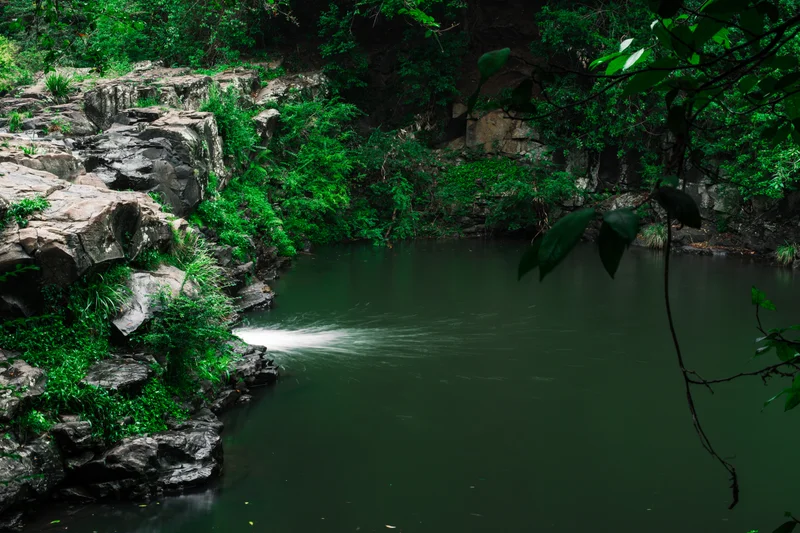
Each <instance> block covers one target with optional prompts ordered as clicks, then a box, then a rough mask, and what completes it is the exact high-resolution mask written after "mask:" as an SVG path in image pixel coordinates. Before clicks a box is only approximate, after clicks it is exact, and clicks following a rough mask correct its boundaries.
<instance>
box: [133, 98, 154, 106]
mask: <svg viewBox="0 0 800 533" xmlns="http://www.w3.org/2000/svg"><path fill="white" fill-rule="evenodd" d="M157 105H158V100H156V99H155V98H152V97H151V98H139V99H138V100H137V101H136V107H155V106H157Z"/></svg>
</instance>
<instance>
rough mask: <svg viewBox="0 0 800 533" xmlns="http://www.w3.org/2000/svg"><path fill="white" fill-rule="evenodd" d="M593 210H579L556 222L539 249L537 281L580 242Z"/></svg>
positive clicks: (592, 216)
mask: <svg viewBox="0 0 800 533" xmlns="http://www.w3.org/2000/svg"><path fill="white" fill-rule="evenodd" d="M596 214H597V212H596V211H595V210H594V209H581V210H580V211H575V212H574V213H570V214H569V215H567V216H565V217H564V218H562V219H561V220H559V221H558V222H556V223H555V224H554V225H553V227H552V229H551V230H550V231H548V232H547V234H546V235H545V236H544V238H543V239H542V245H541V248H540V249H539V280H540V281H541V280H543V279H544V278H545V276H547V274H549V273H550V272H552V271H553V269H554V268H555V267H556V266H558V264H559V263H560V262H561V261H563V260H564V258H565V257H567V254H569V252H570V251H571V250H572V249H573V248H574V247H575V245H576V244H578V241H580V240H581V237H582V236H583V232H584V231H585V230H586V226H588V225H589V222H590V221H591V220H592V219H593V218H594V217H595V215H596Z"/></svg>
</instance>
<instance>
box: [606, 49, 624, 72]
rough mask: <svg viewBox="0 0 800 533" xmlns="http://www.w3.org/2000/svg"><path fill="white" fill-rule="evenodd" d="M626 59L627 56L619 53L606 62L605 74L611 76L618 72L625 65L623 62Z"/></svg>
mask: <svg viewBox="0 0 800 533" xmlns="http://www.w3.org/2000/svg"><path fill="white" fill-rule="evenodd" d="M627 61H628V56H626V55H624V54H623V55H621V56H619V57H617V58H616V59H615V60H614V61H612V62H611V63H609V64H608V68H606V76H611V75H613V74H616V73H617V72H619V71H620V70H621V69H622V67H624V66H625V62H627Z"/></svg>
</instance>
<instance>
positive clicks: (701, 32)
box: [692, 18, 725, 50]
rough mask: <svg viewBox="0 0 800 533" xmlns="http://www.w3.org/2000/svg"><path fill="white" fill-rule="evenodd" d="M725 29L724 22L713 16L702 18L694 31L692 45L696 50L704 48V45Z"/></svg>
mask: <svg viewBox="0 0 800 533" xmlns="http://www.w3.org/2000/svg"><path fill="white" fill-rule="evenodd" d="M723 29H725V27H724V26H723V25H722V23H721V22H719V21H717V20H714V19H713V18H704V19H702V20H701V21H700V22H698V23H697V26H695V28H694V30H693V31H692V46H693V47H694V49H695V50H702V48H703V45H704V44H706V43H707V42H708V40H709V39H711V38H712V37H714V36H715V35H716V34H718V33H719V32H720V30H723Z"/></svg>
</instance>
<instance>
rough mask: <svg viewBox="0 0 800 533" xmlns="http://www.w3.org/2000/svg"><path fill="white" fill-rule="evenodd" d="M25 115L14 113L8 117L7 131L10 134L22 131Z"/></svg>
mask: <svg viewBox="0 0 800 533" xmlns="http://www.w3.org/2000/svg"><path fill="white" fill-rule="evenodd" d="M25 115H26V114H25V113H18V112H17V111H14V112H13V113H11V114H10V115H9V116H8V131H9V132H10V133H16V132H18V131H21V130H22V122H23V121H24V120H25V118H26V116H25Z"/></svg>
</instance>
